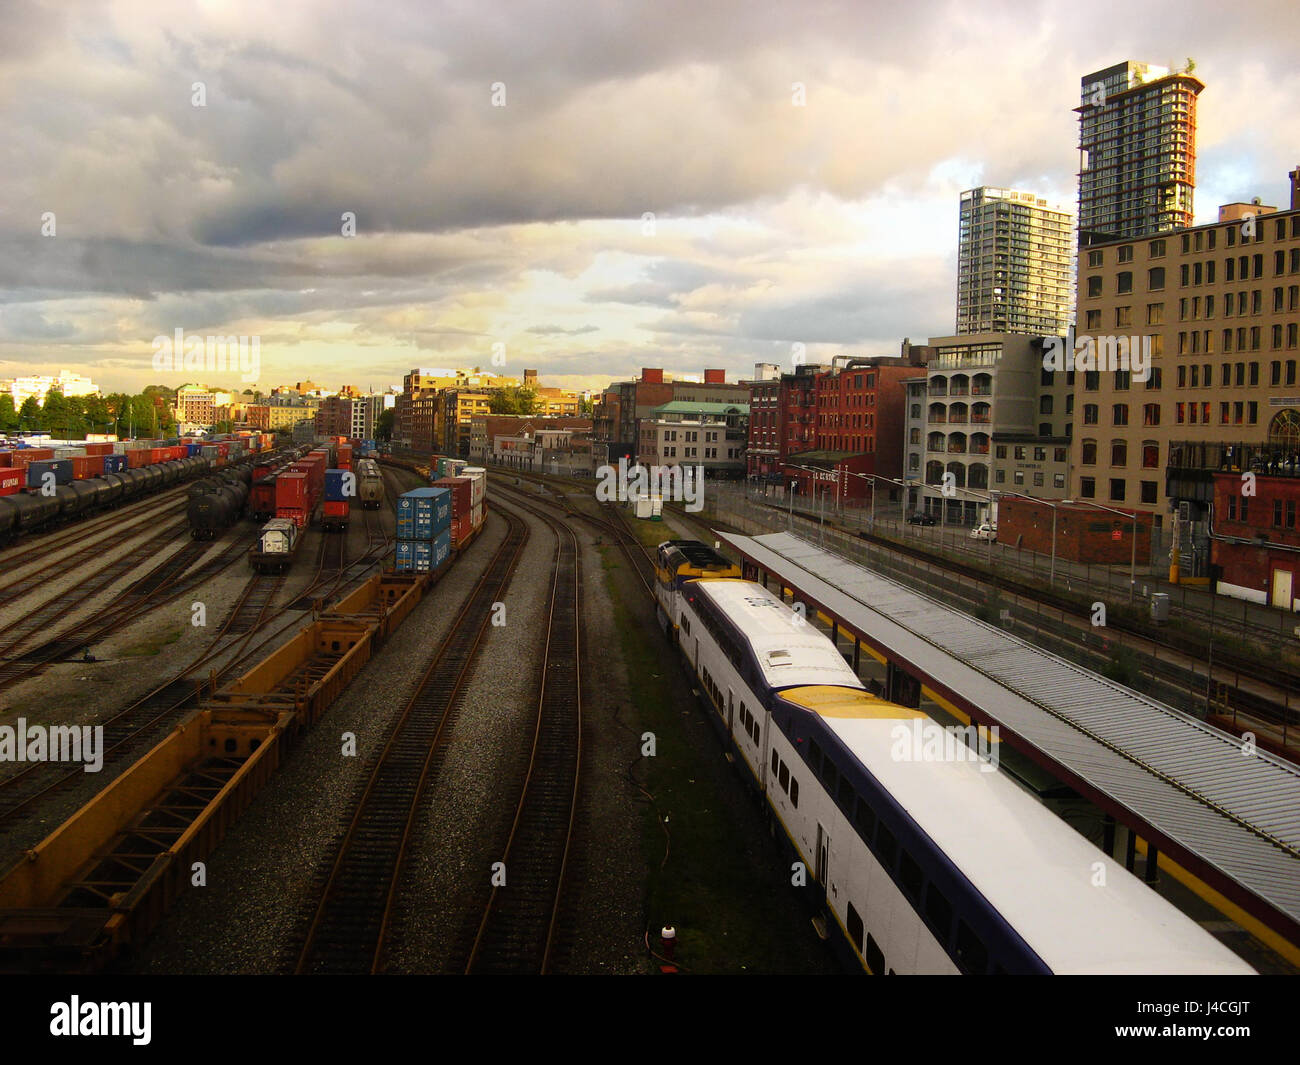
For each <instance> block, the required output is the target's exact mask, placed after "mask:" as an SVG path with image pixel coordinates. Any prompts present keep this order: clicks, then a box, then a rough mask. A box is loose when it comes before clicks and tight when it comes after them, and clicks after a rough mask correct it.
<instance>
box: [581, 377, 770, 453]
mask: <svg viewBox="0 0 1300 1065" xmlns="http://www.w3.org/2000/svg"><path fill="white" fill-rule="evenodd" d="M674 401H681V402H685V403H728V404H739V405H743V406H746V407H747V406H748V405H749V385H748V384H747V383H738V384H728V383H727V372H726V371H725V370H705V371H704V380H703V381H689V380H673V379H672V377H671V376H670V375H668V374H665V373H664V371H663V370H662V369H659V368H654V367H646V368H643V369H642V370H641V376H640V377H638V378H637V379H636V380H634V381H616V382H614V383H613V384H611V385H610V386H609V387H608V388H607V389H605V391H604V392H603V393H602V394H601V396H600V400H599V402H597V404H596V408H595V416H594V419H593V430H592V450H593V454H594V456H595V461H596V462H597V463H604V462H606V461H610V459H607V458H606V456H607V455H610V456H612V461H614V462H617V461H618V456H619V455H620V454H626V455H628V456H629V457H634V458H637V459H638V460H639V456H638V455H637V447H638V442H639V441H640V439H641V420H642V419H644V418H648V417H650V416H651V414H652V413H653V412H654V411H655V410H656V409H657V408H659V407H662V406H664V405H665V404H667V403H672V402H674Z"/></svg>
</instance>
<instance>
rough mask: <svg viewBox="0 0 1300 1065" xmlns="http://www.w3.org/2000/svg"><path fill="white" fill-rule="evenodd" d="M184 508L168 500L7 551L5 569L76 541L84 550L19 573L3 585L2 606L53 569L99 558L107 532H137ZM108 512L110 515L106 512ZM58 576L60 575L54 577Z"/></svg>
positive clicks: (0, 558) (2, 560)
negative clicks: (126, 518) (93, 527)
mask: <svg viewBox="0 0 1300 1065" xmlns="http://www.w3.org/2000/svg"><path fill="white" fill-rule="evenodd" d="M183 511H184V501H183V500H180V501H178V500H169V501H168V502H167V504H166V505H164V506H161V507H150V508H149V510H148V513H142V514H139V515H132V519H131V520H129V521H125V522H123V523H122V524H120V525H105V526H104V527H103V528H101V529H96V530H87V529H85V528H84V527H79V528H77V529H74V530H70V532H71V533H73V534H74V535H70V536H67V537H66V538H62V539H61V540H60V541H59V542H55V543H46V542H44V538H42V542H41V543H40V544H39V545H37V546H35V547H29V548H27V549H26V550H24V551H21V552H5V553H3V554H0V566H3V567H4V568H5V570H6V571H13V570H16V569H18V568H19V567H21V566H26V565H28V564H30V563H32V562H34V561H36V560H37V559H40V558H42V557H48V556H50V555H53V554H57V553H58V552H60V551H63V550H66V549H67V548H68V547H71V546H72V545H74V544H79V545H81V550H79V551H78V552H77V553H76V554H74V555H71V556H69V557H68V558H62V559H57V560H54V561H51V562H50V563H49V564H48V565H46V566H43V567H42V568H41V569H38V570H37V571H36V572H35V573H30V574H28V575H27V576H25V577H19V578H18V579H16V580H13V581H10V582H9V583H8V584H5V585H3V586H0V606H4V605H5V604H6V603H11V602H13V601H14V600H15V599H21V598H22V597H23V596H25V595H28V594H30V593H31V592H33V591H35V590H36V589H37V588H39V587H40V586H41V585H42V584H48V583H49V582H50V580H51V579H52V578H51V570H53V569H54V568H55V567H58V569H59V570H60V572H61V573H66V572H68V571H70V570H72V569H75V568H76V567H78V566H84V565H87V564H88V563H91V562H95V561H97V560H98V559H99V558H100V557H101V556H102V555H103V554H104V551H105V548H106V547H107V546H108V545H107V543H106V542H105V538H106V537H108V536H113V537H118V536H121V535H123V534H134V533H135V532H138V531H140V530H141V527H142V526H145V525H152V524H156V523H157V522H158V521H160V520H166V519H167V518H174V517H177V516H179V514H180V513H182V512H183ZM105 516H107V515H105ZM92 538H97V539H95V542H94V543H93V544H91V543H86V541H87V540H88V539H92ZM53 579H57V577H55V578H53Z"/></svg>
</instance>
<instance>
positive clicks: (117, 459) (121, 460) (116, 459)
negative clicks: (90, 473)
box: [104, 455, 129, 473]
mask: <svg viewBox="0 0 1300 1065" xmlns="http://www.w3.org/2000/svg"><path fill="white" fill-rule="evenodd" d="M128 461H129V460H128V459H127V457H126V456H125V455H105V456H104V472H105V473H122V472H124V471H125V470H126V464H127V462H128Z"/></svg>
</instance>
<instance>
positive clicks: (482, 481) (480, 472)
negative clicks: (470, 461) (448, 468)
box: [460, 466, 487, 507]
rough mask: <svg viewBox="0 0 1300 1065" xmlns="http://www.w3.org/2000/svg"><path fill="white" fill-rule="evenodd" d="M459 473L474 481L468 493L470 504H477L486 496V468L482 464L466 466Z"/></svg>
mask: <svg viewBox="0 0 1300 1065" xmlns="http://www.w3.org/2000/svg"><path fill="white" fill-rule="evenodd" d="M460 475H461V476H462V477H468V478H469V479H470V480H471V481H473V482H474V484H473V487H472V488H471V489H470V494H469V498H470V506H474V507H476V506H478V505H479V504H480V503H482V502H483V500H484V498H485V497H486V496H487V470H485V469H483V467H482V466H466V467H465V468H464V469H462V470H461V471H460Z"/></svg>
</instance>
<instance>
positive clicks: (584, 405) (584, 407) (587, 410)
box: [578, 399, 596, 418]
mask: <svg viewBox="0 0 1300 1065" xmlns="http://www.w3.org/2000/svg"><path fill="white" fill-rule="evenodd" d="M595 413H596V401H595V400H594V399H580V400H578V416H579V417H581V418H591V417H593V416H594V415H595Z"/></svg>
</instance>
